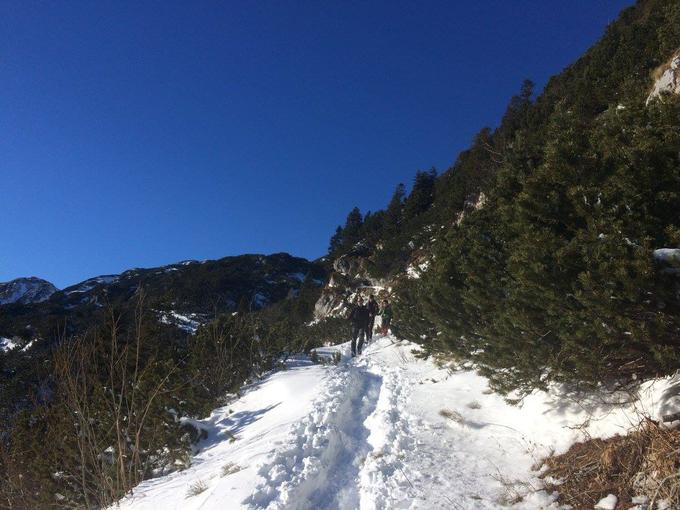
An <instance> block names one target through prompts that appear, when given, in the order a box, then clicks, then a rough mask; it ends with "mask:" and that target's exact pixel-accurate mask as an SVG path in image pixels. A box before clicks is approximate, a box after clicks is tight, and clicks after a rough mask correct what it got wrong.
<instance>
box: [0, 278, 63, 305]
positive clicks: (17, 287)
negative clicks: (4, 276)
mask: <svg viewBox="0 0 680 510" xmlns="http://www.w3.org/2000/svg"><path fill="white" fill-rule="evenodd" d="M56 291H57V288H56V287H55V286H54V285H52V284H51V283H50V282H48V281H47V280H42V279H41V278H36V277H35V276H31V277H29V278H17V279H15V280H12V281H9V282H3V283H0V305H7V304H10V303H21V304H27V303H41V302H42V301H45V300H46V299H48V298H49V297H50V296H51V295H52V294H54V293H55V292H56Z"/></svg>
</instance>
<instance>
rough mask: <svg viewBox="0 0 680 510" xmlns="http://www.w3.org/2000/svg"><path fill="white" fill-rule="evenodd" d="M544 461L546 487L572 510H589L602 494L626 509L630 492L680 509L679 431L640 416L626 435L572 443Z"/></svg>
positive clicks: (629, 502) (632, 495) (628, 505)
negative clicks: (615, 500) (632, 429)
mask: <svg viewBox="0 0 680 510" xmlns="http://www.w3.org/2000/svg"><path fill="white" fill-rule="evenodd" d="M545 464H546V466H547V470H546V471H545V472H544V473H543V478H544V479H547V480H546V482H547V485H548V488H549V489H550V490H556V491H558V492H559V501H560V503H562V504H568V505H571V506H572V508H573V509H574V510H581V509H589V510H590V509H592V508H593V506H594V505H595V504H596V503H597V502H598V501H599V500H600V499H601V498H603V497H605V496H606V495H607V494H615V495H617V497H618V498H619V502H618V504H617V507H616V508H617V509H619V508H630V507H631V506H632V498H633V497H634V496H647V497H648V498H649V500H650V502H652V503H654V501H660V500H662V499H665V500H667V501H668V502H669V503H670V506H669V507H668V508H680V429H676V430H668V429H664V428H662V427H660V426H659V425H658V424H657V423H656V422H654V421H652V420H645V421H644V422H643V423H642V425H641V426H640V427H639V428H638V429H637V430H635V431H633V432H631V433H629V434H628V435H626V436H615V437H612V438H610V439H607V440H602V439H591V440H589V441H586V442H583V443H577V444H575V445H574V446H572V447H571V448H570V449H569V451H568V452H566V453H564V454H562V455H557V456H552V457H550V458H548V459H547V460H546V462H545ZM548 477H549V478H548ZM548 480H555V481H554V482H549V481H548ZM651 506H652V505H650V507H651Z"/></svg>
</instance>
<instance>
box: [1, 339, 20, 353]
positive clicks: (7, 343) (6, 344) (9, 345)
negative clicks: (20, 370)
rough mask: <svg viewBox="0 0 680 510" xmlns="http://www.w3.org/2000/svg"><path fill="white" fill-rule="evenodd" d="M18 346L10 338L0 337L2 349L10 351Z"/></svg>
mask: <svg viewBox="0 0 680 510" xmlns="http://www.w3.org/2000/svg"><path fill="white" fill-rule="evenodd" d="M16 347H17V344H16V343H15V342H14V341H12V340H11V339H9V338H4V337H0V351H2V352H9V351H11V350H13V349H15V348H16Z"/></svg>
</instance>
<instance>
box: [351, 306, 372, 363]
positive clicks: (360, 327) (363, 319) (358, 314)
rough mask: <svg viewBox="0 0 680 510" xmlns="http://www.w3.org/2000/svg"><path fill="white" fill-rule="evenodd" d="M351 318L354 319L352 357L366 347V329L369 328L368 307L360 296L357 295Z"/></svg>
mask: <svg viewBox="0 0 680 510" xmlns="http://www.w3.org/2000/svg"><path fill="white" fill-rule="evenodd" d="M349 319H350V320H351V321H352V357H354V356H356V355H357V352H358V353H359V354H361V350H362V349H363V347H364V338H365V336H366V329H367V328H368V308H367V307H366V306H365V305H364V302H363V300H362V299H361V298H360V297H357V299H356V301H355V304H354V308H352V312H351V313H350V314H349ZM357 338H358V339H359V345H357V343H356V342H357ZM357 348H358V349H357Z"/></svg>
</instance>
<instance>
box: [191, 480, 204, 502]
mask: <svg viewBox="0 0 680 510" xmlns="http://www.w3.org/2000/svg"><path fill="white" fill-rule="evenodd" d="M207 489H208V484H207V483H205V482H204V481H203V480H196V481H195V482H194V483H192V484H191V485H189V490H187V498H191V497H193V496H198V495H199V494H200V493H201V492H205V491H206V490H207Z"/></svg>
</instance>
